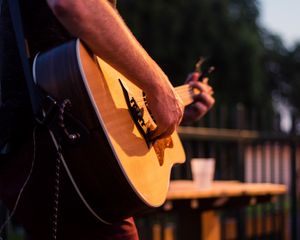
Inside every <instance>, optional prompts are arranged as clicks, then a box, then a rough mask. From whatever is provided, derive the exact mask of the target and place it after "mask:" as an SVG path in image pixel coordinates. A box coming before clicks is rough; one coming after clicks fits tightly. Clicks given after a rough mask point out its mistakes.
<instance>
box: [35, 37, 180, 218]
mask: <svg viewBox="0 0 300 240" xmlns="http://www.w3.org/2000/svg"><path fill="white" fill-rule="evenodd" d="M60 48H62V47H60ZM50 52H51V51H50ZM57 57H59V61H60V63H56V60H57ZM39 58H40V57H39ZM54 58H56V59H55V60H54ZM66 58H71V60H67V59H66ZM46 59H47V60H46ZM62 61H63V62H64V63H63V64H62ZM74 64H75V65H76V67H74V66H73V67H72V66H71V65H74ZM46 66H47V67H46ZM36 67H37V68H38V69H40V70H36V73H35V75H36V79H40V82H38V85H40V86H41V87H42V88H43V89H44V90H46V91H47V92H49V93H50V94H51V95H53V96H54V97H55V98H56V99H58V100H62V99H65V98H68V99H70V100H71V102H72V103H73V109H74V110H73V111H75V112H74V113H73V111H72V113H73V114H74V115H75V116H76V117H77V118H79V119H80V120H81V121H82V122H83V123H84V124H85V125H86V126H87V127H88V128H89V130H90V132H91V135H90V136H88V138H87V139H86V140H85V141H84V143H82V144H81V145H79V146H76V147H74V146H67V147H65V148H64V149H65V150H64V151H65V152H64V154H65V157H66V159H68V160H67V161H68V164H69V165H70V169H71V172H72V173H73V176H74V179H75V181H76V182H77V183H78V186H79V188H80V189H81V190H82V192H83V195H84V196H85V197H86V198H87V200H88V201H89V202H91V204H92V206H94V207H95V208H96V210H97V212H99V214H100V215H102V216H104V218H106V219H108V220H109V221H110V220H117V219H120V218H123V217H127V216H130V215H133V214H135V213H137V212H140V211H143V210H146V209H148V208H149V207H150V208H152V207H157V206H160V205H161V204H162V203H163V202H164V200H165V197H166V194H167V190H168V184H169V178H170V171H171V168H172V166H173V165H174V164H175V163H181V162H184V160H185V155H184V151H183V148H182V146H181V143H180V140H179V138H178V135H177V133H174V134H173V135H172V141H173V147H172V148H166V149H165V150H164V157H163V162H161V161H159V160H158V156H157V152H156V151H155V150H154V149H153V147H151V146H150V147H149V146H148V145H147V143H146V141H145V139H144V137H143V136H142V134H141V132H140V131H139V130H138V128H137V126H136V125H135V124H134V121H133V119H132V116H131V114H130V112H129V109H128V104H127V103H126V100H125V97H124V89H122V86H121V84H120V81H119V80H121V82H122V83H123V84H124V86H125V88H126V90H127V91H128V93H129V94H130V96H133V97H134V98H136V99H138V98H142V97H143V92H142V90H141V89H139V88H138V87H136V86H135V85H134V84H132V83H131V82H130V81H129V80H127V79H126V78H125V77H124V76H122V75H121V74H120V73H119V72H118V71H116V70H115V69H114V68H112V67H111V66H109V65H108V64H107V63H105V62H104V61H102V60H101V59H100V58H95V57H94V55H93V54H92V53H91V52H89V51H88V50H87V49H86V48H85V47H84V46H83V45H82V44H81V43H80V41H79V40H77V42H76V43H75V42H73V43H72V44H69V45H66V46H65V47H63V49H60V50H57V52H56V53H53V51H52V53H50V54H49V55H48V56H45V55H44V56H43V57H42V58H40V59H38V61H37V63H36ZM58 68H59V69H58ZM61 68H63V69H61ZM42 69H43V70H42ZM41 70H42V71H41ZM43 71H48V73H42V72H43ZM78 73H79V74H78ZM55 75H58V76H55ZM78 75H79V76H78ZM70 76H71V77H70ZM45 77H46V78H47V79H45ZM41 79H42V80H41ZM58 79H59V80H58ZM78 88H80V90H78ZM145 117H146V118H150V116H149V114H148V112H147V111H145ZM120 199H122V200H121V201H125V203H123V204H122V203H121V204H120V202H118V201H120ZM111 205H112V206H111Z"/></svg>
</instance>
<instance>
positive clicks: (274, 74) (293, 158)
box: [118, 0, 300, 239]
mask: <svg viewBox="0 0 300 240" xmlns="http://www.w3.org/2000/svg"><path fill="white" fill-rule="evenodd" d="M118 4H119V11H120V13H121V15H122V16H123V17H124V19H125V21H126V23H127V24H128V25H129V27H130V28H131V29H132V31H133V32H134V34H135V35H136V37H137V38H138V40H139V41H140V42H141V43H142V45H143V46H144V47H145V48H146V50H147V51H148V52H149V53H150V55H151V56H152V57H153V58H154V59H155V60H156V61H157V62H158V63H159V64H160V66H161V67H162V68H163V70H164V71H165V72H166V73H167V74H168V76H169V77H170V80H171V81H172V82H173V84H174V85H176V86H177V85H181V84H182V83H183V82H184V80H185V78H186V76H187V74H188V73H190V72H192V71H193V70H194V67H195V63H196V61H197V60H198V59H199V57H200V56H202V57H205V58H206V59H207V61H206V62H205V66H204V67H208V66H215V69H216V70H215V71H214V73H213V74H212V75H211V78H210V84H211V85H212V86H213V87H214V92H215V95H214V96H215V98H216V105H215V107H214V108H213V109H212V111H211V112H210V113H209V114H208V115H207V116H206V117H205V118H203V119H202V120H200V121H199V122H197V123H194V124H193V125H189V126H182V127H181V128H180V129H179V133H180V135H181V138H182V140H183V142H184V147H185V150H186V153H187V161H186V163H185V164H184V165H181V166H178V167H175V168H174V170H173V172H172V178H173V179H191V178H192V176H191V169H190V159H191V158H194V157H213V158H215V159H216V169H215V180H221V181H228V180H230V181H232V180H233V181H240V182H245V183H265V182H268V183H275V184H285V185H286V186H287V189H288V192H287V194H286V195H285V196H281V197H279V199H278V200H277V201H275V202H274V201H273V202H268V203H264V204H254V205H253V206H244V207H241V208H238V209H237V208H235V207H234V209H229V208H228V209H227V208H224V209H222V210H219V211H218V214H219V216H220V219H221V220H220V221H221V234H220V235H221V239H300V235H299V230H298V222H299V221H298V218H299V212H298V211H299V198H298V195H299V187H298V186H299V179H298V174H297V173H298V168H299V160H300V151H299V134H300V115H299V113H300V94H299V93H298V91H299V90H300V30H299V25H300V14H299V9H300V2H299V1H298V0H285V1H282V0H188V1H187V0H164V1H162V0H152V1H134V0H119V2H118ZM190 127H192V128H190ZM188 128H189V129H188ZM241 130H246V131H248V132H246V134H245V135H243V134H241ZM176 216H177V217H176ZM176 219H177V220H176ZM191 221H192V220H190V224H192V222H191ZM179 222H180V221H178V215H176V214H175V215H171V214H168V215H167V216H166V215H165V214H163V215H158V216H157V215H156V216H155V217H153V216H152V217H150V216H149V217H148V218H141V219H139V220H138V226H139V228H140V233H141V237H142V239H182V237H181V238H180V236H178V233H179V232H180V226H178V225H179ZM156 223H158V226H162V228H163V229H164V228H168V227H169V228H171V229H172V228H173V230H172V231H173V234H171V236H170V235H169V236H164V235H163V233H161V234H157V233H156V234H154V232H155V231H154V232H153V226H156ZM149 226H150V227H149ZM153 234H154V237H153ZM183 239H184V238H183ZM202 239H206V238H205V237H203V235H202ZM213 239H214V238H213Z"/></svg>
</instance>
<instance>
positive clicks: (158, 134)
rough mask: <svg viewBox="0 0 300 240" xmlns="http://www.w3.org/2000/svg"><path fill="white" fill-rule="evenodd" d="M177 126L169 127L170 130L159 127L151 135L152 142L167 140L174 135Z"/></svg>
mask: <svg viewBox="0 0 300 240" xmlns="http://www.w3.org/2000/svg"><path fill="white" fill-rule="evenodd" d="M175 129H176V125H173V126H171V127H169V128H168V129H164V128H162V127H159V126H158V127H157V128H156V129H155V130H154V131H153V132H152V133H151V134H150V139H151V141H155V140H157V139H161V138H166V137H169V136H170V135H172V133H173V132H174V131H175Z"/></svg>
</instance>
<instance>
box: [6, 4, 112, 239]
mask: <svg viewBox="0 0 300 240" xmlns="http://www.w3.org/2000/svg"><path fill="white" fill-rule="evenodd" d="M1 2H2V0H0V10H1ZM8 3H9V11H10V15H11V19H12V23H13V28H14V32H15V36H16V41H17V45H18V50H19V54H20V58H21V62H22V67H23V71H24V75H25V79H26V84H27V88H28V92H29V96H30V101H31V106H32V111H33V114H34V116H35V120H36V121H37V123H39V124H41V125H43V126H46V127H47V128H48V130H49V133H50V136H51V138H52V141H53V144H54V146H55V148H56V151H57V155H58V159H57V163H56V168H58V169H59V165H60V162H62V164H63V166H64V168H65V170H66V172H67V174H68V176H69V178H70V180H71V182H72V184H73V186H74V188H75V190H76V192H77V194H78V195H79V197H80V198H81V200H82V202H83V203H84V205H85V206H86V207H87V209H88V210H89V211H90V213H91V214H92V215H93V216H94V217H96V218H97V219H98V220H99V221H101V222H102V223H104V224H108V225H110V224H111V223H109V222H107V221H106V220H104V219H103V218H102V217H100V216H99V215H98V214H97V213H96V212H95V211H94V210H93V208H92V207H91V206H90V205H89V204H88V202H87V201H86V200H85V198H84V196H83V195H82V193H81V191H80V189H79V188H78V186H77V184H76V182H75V180H74V178H73V177H72V174H71V172H70V170H69V168H68V165H67V163H66V161H65V159H64V157H63V155H62V151H61V145H60V142H61V141H67V142H69V143H73V142H76V141H77V140H78V139H80V138H81V137H82V136H84V135H88V134H89V132H88V130H87V128H86V127H85V126H84V125H83V124H82V123H81V122H80V121H79V120H78V119H76V118H74V117H73V116H72V114H71V113H69V112H67V111H66V109H67V108H68V105H70V102H69V100H68V99H66V100H65V101H63V102H62V103H57V102H56V101H55V100H54V99H52V98H51V96H49V95H48V94H47V93H45V92H43V91H42V90H41V89H40V88H39V87H38V86H37V85H36V84H35V82H34V79H33V75H32V72H31V68H30V64H29V58H28V57H27V51H26V41H25V36H24V32H23V27H22V20H21V12H20V6H19V0H8ZM65 119H66V120H67V121H71V122H72V124H73V125H75V129H76V132H74V131H73V132H71V131H69V129H67V127H66V126H65ZM56 175H57V178H56V179H55V180H56V185H55V188H56V192H55V198H56V199H55V206H54V216H53V217H54V226H53V239H56V230H57V229H56V228H57V205H58V194H59V192H58V191H59V171H58V172H56Z"/></svg>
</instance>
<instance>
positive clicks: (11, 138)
mask: <svg viewBox="0 0 300 240" xmlns="http://www.w3.org/2000/svg"><path fill="white" fill-rule="evenodd" d="M7 1H8V0H0V14H1V15H0V17H1V19H0V43H1V44H0V47H1V48H0V56H1V59H0V64H1V67H0V74H1V75H0V79H1V100H2V103H1V108H0V149H1V150H0V151H1V155H0V156H1V158H0V198H1V199H2V201H3V202H5V204H6V205H7V206H8V208H10V209H11V211H12V213H13V214H14V215H15V217H16V219H17V220H18V221H19V222H20V223H21V224H22V225H23V226H24V228H25V230H26V232H27V235H28V237H29V239H33V240H38V239H51V238H52V239H56V238H58V239H75V238H76V239H78V240H83V239H89V240H94V239H95V240H96V239H122V240H126V239H128V240H136V239H138V234H137V231H136V228H135V225H134V222H133V219H132V218H129V219H125V220H123V221H120V222H119V223H114V224H113V225H105V224H103V223H101V222H99V221H98V220H97V219H95V218H94V217H93V216H92V215H91V214H90V213H89V212H88V211H87V209H86V208H85V207H84V206H83V204H82V203H81V201H80V199H79V197H78V196H77V194H76V193H75V191H74V189H73V186H72V185H71V183H70V182H69V180H68V178H67V176H66V174H65V172H63V171H62V173H61V175H62V176H61V180H60V189H61V190H60V201H59V205H58V211H57V209H54V208H55V207H53V198H54V189H53V188H54V187H53V186H54V179H55V176H54V175H55V169H54V168H55V164H54V162H55V158H56V151H55V150H54V147H53V146H52V145H51V141H50V138H49V136H48V134H47V131H45V130H42V129H38V130H36V131H33V128H34V125H35V124H34V121H33V117H32V113H31V110H30V102H29V98H28V93H27V91H26V86H25V79H24V76H23V73H22V66H21V63H20V59H19V56H18V52H17V47H16V40H15V37H14V34H13V29H12V23H11V19H10V15H9V12H8V6H7ZM20 3H21V11H22V16H23V22H24V27H25V35H26V39H27V42H28V46H29V52H30V54H31V56H34V55H35V54H36V53H37V52H39V51H45V50H48V49H50V48H52V47H54V46H57V45H59V44H62V43H64V42H67V41H69V40H71V39H73V38H75V37H76V38H80V39H81V40H82V41H84V42H85V43H86V44H87V45H88V47H89V48H90V49H91V50H92V51H93V52H94V53H95V54H97V55H98V56H100V57H101V58H102V59H103V60H105V61H106V62H108V63H109V64H110V65H112V66H113V67H114V68H116V69H117V70H118V71H119V72H121V73H122V74H123V75H125V76H126V77H127V78H128V79H132V81H134V83H135V84H136V85H137V86H139V87H140V88H141V89H143V90H144V91H145V93H146V94H147V100H148V103H149V106H150V108H151V111H152V113H153V115H154V117H155V119H156V121H157V125H158V127H157V129H156V130H155V131H154V132H153V135H152V138H153V139H158V138H163V137H166V136H169V135H170V134H171V133H172V132H173V131H174V130H175V128H176V127H177V126H178V125H179V123H180V122H181V120H182V119H183V120H184V121H194V120H196V119H198V118H200V117H202V116H203V115H204V114H205V113H206V112H207V111H208V110H209V109H210V108H211V107H212V106H213V104H214V98H213V96H212V88H211V87H210V86H209V85H208V84H207V83H205V82H204V83H203V82H197V80H198V78H199V74H198V73H193V74H191V75H190V76H189V77H188V79H187V81H188V82H190V84H191V85H192V86H194V87H195V88H198V89H199V90H200V91H201V93H200V94H198V95H197V96H196V97H195V101H194V103H193V104H191V105H190V106H188V107H187V108H186V109H185V112H184V109H183V104H182V101H181V99H180V98H179V97H178V96H177V94H176V93H175V91H174V89H173V87H172V86H171V84H170V82H169V79H168V77H167V76H166V75H165V74H164V72H163V71H162V70H161V69H160V67H159V66H158V65H157V64H156V63H155V62H154V61H153V59H152V58H151V57H150V56H149V55H148V54H147V53H146V51H145V50H144V49H143V48H142V47H141V45H140V44H139V43H138V42H137V40H136V39H135V37H134V36H133V35H132V33H131V32H130V30H129V29H128V28H127V26H126V25H125V24H124V22H123V20H122V18H121V17H120V16H119V14H118V12H117V11H116V10H115V2H114V1H113V0H111V1H107V0H23V1H20ZM33 132H34V133H33ZM17 199H18V200H17ZM56 207H57V206H56ZM55 210H56V211H55ZM1 230H2V229H1V226H0V231H1Z"/></svg>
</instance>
